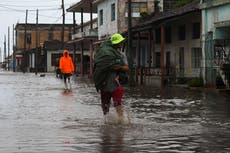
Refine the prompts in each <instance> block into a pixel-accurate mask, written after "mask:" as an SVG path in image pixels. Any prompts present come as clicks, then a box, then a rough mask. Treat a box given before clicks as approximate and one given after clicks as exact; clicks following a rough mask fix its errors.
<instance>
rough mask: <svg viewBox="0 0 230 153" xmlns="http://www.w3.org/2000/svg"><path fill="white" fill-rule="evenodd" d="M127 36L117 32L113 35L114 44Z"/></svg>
mask: <svg viewBox="0 0 230 153" xmlns="http://www.w3.org/2000/svg"><path fill="white" fill-rule="evenodd" d="M124 40H125V38H124V37H123V36H122V35H120V34H119V33H115V34H113V35H112V36H111V42H112V44H113V45H116V44H119V43H120V42H122V41H124Z"/></svg>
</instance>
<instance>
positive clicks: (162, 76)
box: [161, 25, 165, 87]
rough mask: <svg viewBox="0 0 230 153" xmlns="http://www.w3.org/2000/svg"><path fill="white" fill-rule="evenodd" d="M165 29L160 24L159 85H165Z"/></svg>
mask: <svg viewBox="0 0 230 153" xmlns="http://www.w3.org/2000/svg"><path fill="white" fill-rule="evenodd" d="M164 56H165V31H164V25H161V87H164V85H165V61H164V59H165V58H164Z"/></svg>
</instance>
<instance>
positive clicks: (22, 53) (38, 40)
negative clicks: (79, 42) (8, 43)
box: [15, 23, 73, 72]
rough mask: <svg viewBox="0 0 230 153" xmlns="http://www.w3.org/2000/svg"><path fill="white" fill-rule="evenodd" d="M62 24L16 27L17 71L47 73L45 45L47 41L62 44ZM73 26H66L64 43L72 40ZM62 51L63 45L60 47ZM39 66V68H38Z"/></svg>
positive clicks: (20, 25)
mask: <svg viewBox="0 0 230 153" xmlns="http://www.w3.org/2000/svg"><path fill="white" fill-rule="evenodd" d="M62 27H63V25H62V24H38V25H37V26H36V24H21V23H18V24H17V25H16V27H15V33H16V37H15V38H16V46H15V58H16V59H15V61H16V62H15V66H16V71H24V72H34V71H35V70H37V71H47V67H49V66H47V63H49V62H47V60H48V61H49V60H51V59H47V53H48V54H49V50H46V48H45V46H44V43H45V42H46V41H59V43H60V44H61V42H60V41H61V33H62ZM72 29H73V25H72V24H65V27H64V41H65V42H66V41H68V40H70V39H71V35H72V31H73V30H72ZM59 46H60V48H58V50H60V49H61V48H62V45H59ZM36 65H37V67H36Z"/></svg>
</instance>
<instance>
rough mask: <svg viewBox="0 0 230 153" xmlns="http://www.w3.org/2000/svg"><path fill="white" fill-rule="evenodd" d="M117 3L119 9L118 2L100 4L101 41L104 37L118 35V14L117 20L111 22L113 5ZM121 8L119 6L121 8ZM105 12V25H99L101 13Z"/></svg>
mask: <svg viewBox="0 0 230 153" xmlns="http://www.w3.org/2000/svg"><path fill="white" fill-rule="evenodd" d="M113 3H115V8H116V9H118V5H117V0H105V1H103V2H101V3H99V4H98V6H97V7H98V9H97V10H98V12H97V13H98V37H99V39H101V38H102V37H104V36H110V35H111V34H113V33H117V32H118V29H117V25H118V23H117V12H116V15H115V20H114V21H111V4H113ZM120 7H121V6H119V8H120ZM101 9H102V10H103V15H104V16H103V25H99V20H100V16H99V11H100V10H101Z"/></svg>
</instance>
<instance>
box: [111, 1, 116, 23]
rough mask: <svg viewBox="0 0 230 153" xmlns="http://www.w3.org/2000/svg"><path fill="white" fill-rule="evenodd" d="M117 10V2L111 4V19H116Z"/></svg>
mask: <svg viewBox="0 0 230 153" xmlns="http://www.w3.org/2000/svg"><path fill="white" fill-rule="evenodd" d="M115 16H116V12H115V4H114V3H113V4H112V5H111V21H114V20H115Z"/></svg>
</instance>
